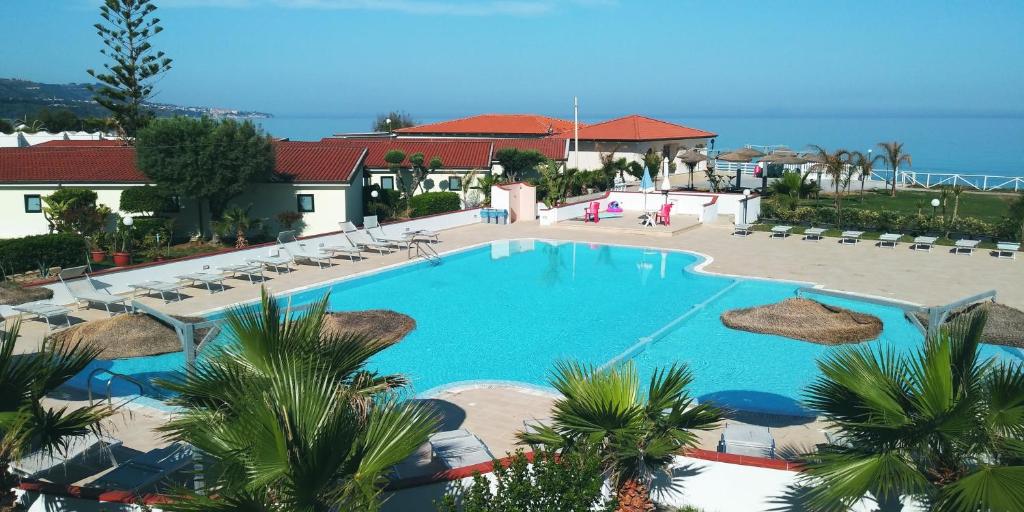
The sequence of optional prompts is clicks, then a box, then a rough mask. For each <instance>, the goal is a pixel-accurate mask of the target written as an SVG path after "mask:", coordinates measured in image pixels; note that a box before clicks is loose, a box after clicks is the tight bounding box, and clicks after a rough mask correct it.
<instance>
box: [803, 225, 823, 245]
mask: <svg viewBox="0 0 1024 512" xmlns="http://www.w3.org/2000/svg"><path fill="white" fill-rule="evenodd" d="M824 235H825V229H824V228H807V229H805V230H804V240H810V241H812V242H817V241H818V240H821V239H822V238H823V237H824Z"/></svg>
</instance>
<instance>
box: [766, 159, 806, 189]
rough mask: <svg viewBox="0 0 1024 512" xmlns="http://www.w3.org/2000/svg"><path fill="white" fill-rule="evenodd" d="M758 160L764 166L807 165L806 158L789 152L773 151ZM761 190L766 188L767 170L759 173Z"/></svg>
mask: <svg viewBox="0 0 1024 512" xmlns="http://www.w3.org/2000/svg"><path fill="white" fill-rule="evenodd" d="M760 160H761V161H762V162H764V163H766V164H781V165H803V164H806V163H807V159H806V158H803V157H801V156H800V155H797V154H796V153H793V152H792V151H789V150H782V151H779V150H776V151H773V152H772V153H771V154H768V155H764V156H762V157H761V158H760ZM761 188H768V169H765V170H764V171H762V172H761Z"/></svg>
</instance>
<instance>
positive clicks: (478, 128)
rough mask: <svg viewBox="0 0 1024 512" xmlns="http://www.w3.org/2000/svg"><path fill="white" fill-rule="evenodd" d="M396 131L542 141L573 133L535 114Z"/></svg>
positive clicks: (566, 125) (563, 124) (568, 125)
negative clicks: (508, 136) (537, 138)
mask: <svg viewBox="0 0 1024 512" xmlns="http://www.w3.org/2000/svg"><path fill="white" fill-rule="evenodd" d="M580 126H583V125H582V124H581V125H580ZM395 131H396V132H397V133H399V134H424V135H431V134H433V135H533V136H536V137H543V136H546V135H553V134H557V133H563V132H568V131H572V121H566V120H564V119H557V118H554V117H548V116H540V115H536V114H481V115H477V116H471V117H464V118H462V119H453V120H451V121H441V122H439V123H431V124H424V125H420V126H413V127H410V128H399V129H398V130H395Z"/></svg>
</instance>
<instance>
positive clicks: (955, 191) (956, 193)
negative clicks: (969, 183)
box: [949, 185, 964, 221]
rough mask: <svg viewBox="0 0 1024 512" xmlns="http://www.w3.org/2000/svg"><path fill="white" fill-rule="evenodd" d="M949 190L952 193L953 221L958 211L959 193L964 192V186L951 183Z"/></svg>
mask: <svg viewBox="0 0 1024 512" xmlns="http://www.w3.org/2000/svg"><path fill="white" fill-rule="evenodd" d="M949 192H950V194H952V195H953V220H954V221H955V220H956V216H957V214H959V213H960V194H963V193H964V186H963V185H953V186H952V187H950V189H949Z"/></svg>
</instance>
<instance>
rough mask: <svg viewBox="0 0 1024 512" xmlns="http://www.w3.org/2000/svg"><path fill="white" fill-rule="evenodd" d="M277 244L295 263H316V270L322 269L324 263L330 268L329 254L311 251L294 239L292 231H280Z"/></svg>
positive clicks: (316, 250)
mask: <svg viewBox="0 0 1024 512" xmlns="http://www.w3.org/2000/svg"><path fill="white" fill-rule="evenodd" d="M277 243H279V244H281V247H282V248H283V249H284V250H285V252H287V253H288V254H289V255H290V256H291V257H292V260H293V261H295V262H300V261H305V262H307V263H316V266H317V267H318V268H324V264H325V263H326V264H327V266H328V267H329V266H331V255H330V254H328V253H325V252H322V251H320V250H319V249H311V248H310V247H309V246H308V245H306V244H305V243H303V242H300V241H299V240H298V239H297V238H295V232H294V231H282V232H280V233H278V234H277Z"/></svg>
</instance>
